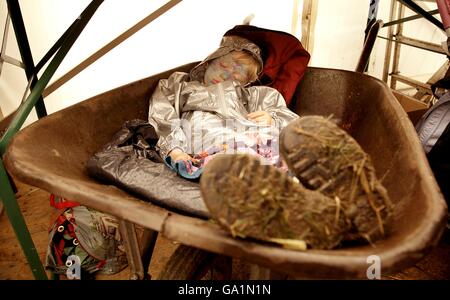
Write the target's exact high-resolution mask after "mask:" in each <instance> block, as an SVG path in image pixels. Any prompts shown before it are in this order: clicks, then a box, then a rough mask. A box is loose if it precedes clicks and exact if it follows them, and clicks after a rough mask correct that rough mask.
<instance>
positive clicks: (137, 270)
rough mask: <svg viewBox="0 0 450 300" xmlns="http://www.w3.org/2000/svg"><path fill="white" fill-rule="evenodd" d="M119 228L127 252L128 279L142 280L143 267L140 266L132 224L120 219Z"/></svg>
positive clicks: (140, 259) (138, 249)
mask: <svg viewBox="0 0 450 300" xmlns="http://www.w3.org/2000/svg"><path fill="white" fill-rule="evenodd" d="M119 227H120V234H121V235H122V238H123V241H124V244H125V249H126V252H127V259H128V265H129V266H130V279H131V280H141V279H144V278H145V277H144V275H145V272H144V266H143V264H142V258H141V251H140V248H139V243H138V239H137V236H136V229H135V226H134V224H133V223H131V222H128V221H125V220H122V219H121V220H120V221H119Z"/></svg>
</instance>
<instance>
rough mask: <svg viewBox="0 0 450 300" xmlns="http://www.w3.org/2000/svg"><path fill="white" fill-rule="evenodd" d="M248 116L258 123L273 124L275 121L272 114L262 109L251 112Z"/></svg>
mask: <svg viewBox="0 0 450 300" xmlns="http://www.w3.org/2000/svg"><path fill="white" fill-rule="evenodd" d="M247 118H248V119H249V120H250V121H253V122H256V123H261V124H267V125H272V123H273V119H272V117H271V116H270V114H269V113H268V112H266V111H261V110H260V111H255V112H252V113H249V114H248V115H247Z"/></svg>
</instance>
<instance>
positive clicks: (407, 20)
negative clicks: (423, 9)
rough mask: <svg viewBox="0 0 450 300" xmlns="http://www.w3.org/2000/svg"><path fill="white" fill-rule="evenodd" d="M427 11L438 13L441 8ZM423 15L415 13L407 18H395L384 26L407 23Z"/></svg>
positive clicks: (433, 13) (431, 13) (432, 13)
mask: <svg viewBox="0 0 450 300" xmlns="http://www.w3.org/2000/svg"><path fill="white" fill-rule="evenodd" d="M427 13H429V14H430V15H436V14H438V13H439V10H438V9H435V10H430V11H427ZM422 17H423V16H422V15H414V16H410V17H406V18H401V19H398V20H395V21H392V22H388V23H386V24H384V25H383V27H389V26H392V25H395V24H399V23H406V22H409V21H413V20H417V19H420V18H422Z"/></svg>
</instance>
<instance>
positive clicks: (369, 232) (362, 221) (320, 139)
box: [280, 116, 392, 242]
mask: <svg viewBox="0 0 450 300" xmlns="http://www.w3.org/2000/svg"><path fill="white" fill-rule="evenodd" d="M280 152H281V155H282V157H283V158H284V159H285V161H286V163H287V164H288V166H289V169H290V170H291V171H292V172H294V174H295V176H297V178H298V179H299V180H300V181H301V182H302V183H303V184H304V185H305V186H306V187H307V188H309V189H312V190H316V191H320V192H322V193H324V194H325V195H327V196H329V197H331V198H338V199H339V201H340V205H341V206H342V208H343V211H344V214H345V215H346V217H347V218H348V219H349V220H350V221H351V223H352V225H353V226H352V227H353V228H352V230H351V231H350V233H349V234H348V235H347V236H346V239H354V238H355V237H363V238H365V239H366V240H368V241H369V242H374V241H375V240H377V239H379V238H382V237H383V236H384V234H385V224H386V220H387V219H388V217H389V216H390V215H391V213H392V204H391V202H390V200H389V198H388V195H387V192H386V189H385V188H384V187H383V186H382V185H381V184H380V182H379V181H378V180H377V178H376V175H375V169H374V168H373V166H372V163H371V161H370V157H369V155H368V154H366V153H365V152H364V151H363V150H362V149H361V147H360V146H359V144H358V143H357V142H356V141H355V140H354V139H353V138H352V137H351V136H350V135H349V134H348V133H346V132H345V131H344V130H342V129H340V128H339V127H338V126H337V125H336V124H334V123H332V122H331V121H329V120H328V119H326V118H323V117H319V116H308V117H303V118H299V119H297V120H295V121H294V122H292V123H291V124H289V125H288V126H287V127H286V128H284V129H283V130H282V132H281V134H280Z"/></svg>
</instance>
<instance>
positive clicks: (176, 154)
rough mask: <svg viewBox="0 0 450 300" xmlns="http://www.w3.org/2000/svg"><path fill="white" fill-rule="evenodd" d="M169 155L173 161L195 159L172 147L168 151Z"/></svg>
mask: <svg viewBox="0 0 450 300" xmlns="http://www.w3.org/2000/svg"><path fill="white" fill-rule="evenodd" d="M169 156H170V158H171V159H172V160H173V161H175V162H177V161H180V160H182V161H188V160H192V161H195V159H193V158H192V157H191V156H190V155H189V154H187V153H184V152H183V151H182V150H180V149H173V150H172V151H170V153H169Z"/></svg>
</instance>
